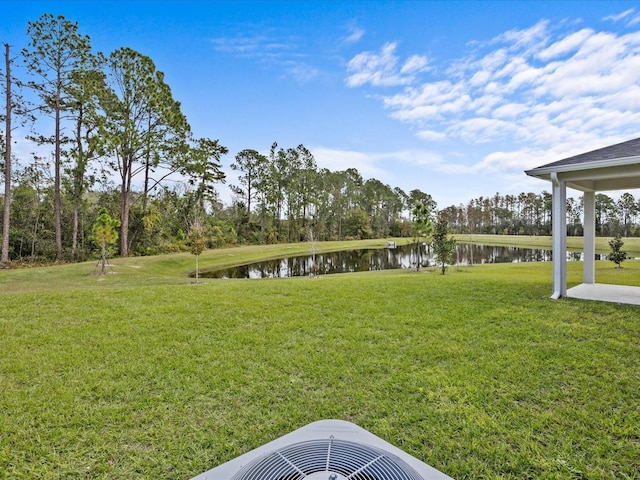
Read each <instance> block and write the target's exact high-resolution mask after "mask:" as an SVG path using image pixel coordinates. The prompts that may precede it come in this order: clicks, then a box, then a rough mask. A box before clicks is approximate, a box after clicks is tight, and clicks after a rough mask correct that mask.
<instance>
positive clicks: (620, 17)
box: [603, 8, 635, 22]
mask: <svg viewBox="0 0 640 480" xmlns="http://www.w3.org/2000/svg"><path fill="white" fill-rule="evenodd" d="M634 12H635V9H633V8H630V9H628V10H625V11H624V12H621V13H618V14H616V15H607V16H606V17H604V18H603V20H611V21H612V22H619V21H620V20H623V19H625V18H627V17H629V16H631V15H633V13H634Z"/></svg>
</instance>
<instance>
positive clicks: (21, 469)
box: [0, 245, 640, 479]
mask: <svg viewBox="0 0 640 480" xmlns="http://www.w3.org/2000/svg"><path fill="white" fill-rule="evenodd" d="M336 246H338V247H339V245H336ZM298 247H299V248H306V249H308V245H307V246H306V247H304V246H298ZM284 248H285V251H289V250H291V249H289V248H287V246H285V247H284ZM272 254H273V255H275V254H277V249H274V250H269V251H264V250H263V251H260V249H257V248H255V247H254V248H242V249H230V250H220V251H213V252H208V253H207V254H206V256H203V258H204V257H206V258H207V262H211V263H217V264H224V263H225V262H228V261H229V259H230V257H229V256H230V255H233V259H234V261H235V259H237V258H239V257H242V258H244V259H249V258H251V259H254V258H257V257H259V256H264V255H272ZM193 262H194V260H193V256H182V255H176V256H166V257H149V258H138V259H122V260H120V259H118V260H116V261H114V264H115V266H114V271H115V272H116V273H115V274H112V275H106V276H103V277H95V276H92V275H91V273H92V270H93V264H84V265H65V266H58V267H47V268H42V269H30V270H19V271H4V272H0V282H2V283H1V285H0V291H1V292H3V293H2V294H0V304H1V305H2V307H3V308H2V311H1V312H2V313H0V378H1V382H0V478H7V479H9V478H11V479H32V478H47V479H49V478H51V479H62V478H65V479H66V478H101V479H125V478H127V479H129V478H145V479H146V478H148V479H152V478H153V479H157V478H176V479H188V478H190V477H192V476H195V475H196V474H199V473H201V472H202V471H205V470H207V469H210V468H212V467H214V466H216V465H218V464H220V463H222V462H224V461H226V460H230V459H232V458H235V457H236V456H238V455H240V454H242V453H244V452H246V451H249V450H251V449H253V448H256V447H257V446H259V445H262V444H264V443H266V442H268V441H270V440H273V439H275V438H277V437H279V436H281V435H283V434H285V433H288V432H290V431H292V430H294V429H296V428H298V427H300V426H303V425H305V424H307V423H309V422H312V421H315V420H319V419H323V418H339V419H344V420H348V421H352V422H355V423H357V424H358V425H360V426H362V427H363V428H366V429H368V430H370V431H372V432H373V433H374V434H376V435H378V436H381V437H382V438H384V439H385V440H387V441H389V442H391V443H393V444H395V445H396V446H398V447H400V448H402V449H404V450H405V451H407V452H408V453H410V454H412V455H414V456H416V457H418V458H420V459H422V460H423V461H425V462H427V463H429V464H431V465H432V466H434V467H436V468H438V469H440V470H442V471H444V472H445V473H447V474H448V475H450V476H452V477H454V478H457V479H462V478H474V479H475V478H486V479H516V478H517V479H521V478H548V479H566V478H590V479H605V478H606V479H610V478H627V479H631V478H635V479H637V478H640V429H639V428H638V425H640V407H639V405H640V340H639V339H640V322H639V320H638V319H639V318H640V316H639V315H638V312H639V310H638V307H634V306H628V305H616V304H606V303H600V302H585V301H579V300H572V299H565V300H561V301H551V300H549V295H550V293H551V265H550V264H549V263H538V264H533V263H530V264H508V265H505V264H500V265H482V266H474V267H464V268H456V267H452V268H450V269H449V271H448V273H447V275H444V276H442V275H439V274H437V273H435V271H430V270H425V271H421V272H420V273H416V272H410V271H386V272H372V273H362V274H342V275H335V276H322V277H319V278H314V279H310V278H291V279H277V280H215V279H207V280H204V283H202V284H199V285H194V284H191V283H190V279H188V278H186V277H185V272H187V271H188V270H189V269H191V268H193ZM205 263H206V262H202V261H201V264H205ZM596 263H597V272H596V278H597V279H598V281H602V282H610V283H626V284H631V285H640V262H638V261H629V262H625V264H624V266H625V268H623V269H616V268H614V265H613V264H611V263H610V262H596ZM134 267H135V268H134ZM568 269H569V283H570V284H576V283H579V281H580V278H581V269H580V265H579V264H578V263H576V262H571V263H570V264H569V265H568Z"/></svg>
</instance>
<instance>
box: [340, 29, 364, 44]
mask: <svg viewBox="0 0 640 480" xmlns="http://www.w3.org/2000/svg"><path fill="white" fill-rule="evenodd" d="M348 31H349V33H348V35H347V36H346V37H345V38H344V39H343V42H344V43H357V42H359V41H360V40H361V39H362V37H364V34H365V31H364V29H362V28H360V27H359V26H357V25H350V26H349V27H348Z"/></svg>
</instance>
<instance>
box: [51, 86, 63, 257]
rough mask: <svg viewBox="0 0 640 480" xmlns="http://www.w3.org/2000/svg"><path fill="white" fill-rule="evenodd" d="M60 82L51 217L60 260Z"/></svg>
mask: <svg viewBox="0 0 640 480" xmlns="http://www.w3.org/2000/svg"><path fill="white" fill-rule="evenodd" d="M60 108H61V106H60V83H59V82H58V87H57V90H56V138H55V152H54V155H55V167H54V170H55V176H54V186H53V188H54V200H53V217H54V223H55V231H56V260H62V196H61V194H60Z"/></svg>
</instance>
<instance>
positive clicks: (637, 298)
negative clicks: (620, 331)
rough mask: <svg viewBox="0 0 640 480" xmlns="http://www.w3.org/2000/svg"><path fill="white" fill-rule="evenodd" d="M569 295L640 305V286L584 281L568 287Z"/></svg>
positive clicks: (584, 298) (583, 298)
mask: <svg viewBox="0 0 640 480" xmlns="http://www.w3.org/2000/svg"><path fill="white" fill-rule="evenodd" d="M567 297H569V298H580V299H582V300H598V301H600V302H612V303H626V304H630V305H640V287H628V286H625V285H607V284H604V283H591V284H588V283H582V284H580V285H576V286H575V287H573V288H570V289H568V290H567Z"/></svg>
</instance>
